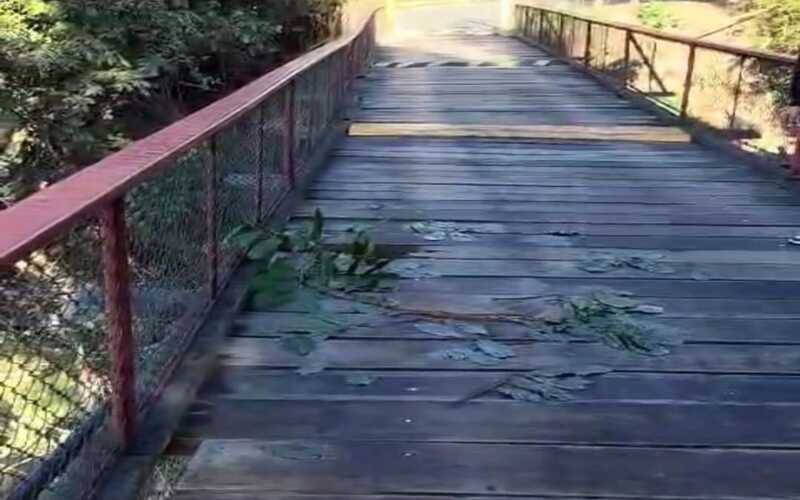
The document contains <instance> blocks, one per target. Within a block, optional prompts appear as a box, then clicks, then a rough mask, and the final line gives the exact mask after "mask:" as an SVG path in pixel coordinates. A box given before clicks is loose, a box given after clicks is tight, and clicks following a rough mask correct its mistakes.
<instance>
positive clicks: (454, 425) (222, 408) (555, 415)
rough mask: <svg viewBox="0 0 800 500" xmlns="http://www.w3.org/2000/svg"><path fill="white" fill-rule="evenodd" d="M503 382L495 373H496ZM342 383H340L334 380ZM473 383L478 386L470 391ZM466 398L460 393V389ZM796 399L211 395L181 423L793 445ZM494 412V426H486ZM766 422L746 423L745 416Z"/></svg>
mask: <svg viewBox="0 0 800 500" xmlns="http://www.w3.org/2000/svg"><path fill="white" fill-rule="evenodd" d="M498 378H502V377H498ZM341 383H343V384H344V383H345V382H344V381H343V380H342V382H341ZM477 388H478V389H480V387H477ZM466 394H469V392H467V393H465V396H466ZM799 411H800V408H798V406H797V405H765V404H760V405H742V404H736V405H719V404H676V403H675V402H667V403H661V404H659V403H649V404H639V403H618V402H610V403H600V402H592V403H582V402H569V403H558V404H555V403H549V404H547V403H545V404H539V405H536V404H533V403H525V402H513V401H507V400H501V401H482V402H471V403H469V404H464V405H453V404H449V403H441V402H409V401H328V402H323V401H317V402H315V403H314V404H308V403H307V402H304V401H299V402H298V401H275V400H242V399H215V400H213V401H212V402H211V408H208V407H207V406H205V405H204V406H203V407H200V408H197V409H196V410H195V411H193V412H190V413H189V415H188V416H187V417H186V418H185V419H184V421H183V425H182V427H181V430H180V436H185V437H189V438H193V437H202V438H204V439H267V440H269V439H304V438H306V437H307V436H314V437H315V439H342V440H349V439H358V440H361V441H367V440H371V441H384V442H385V441H415V442H419V441H429V442H436V441H449V442H470V443H491V442H495V443H496V442H503V443H518V444H545V443H547V444H582V443H584V444H585V443H592V444H596V445H609V446H610V445H626V446H663V445H666V446H698V445H702V446H724V447H779V448H798V451H800V426H798V425H797V415H798V412H799ZM499 415H502V419H501V421H502V425H486V422H490V421H492V420H493V419H497V417H498V416H499ZM758 421H763V422H769V425H752V424H753V422H758Z"/></svg>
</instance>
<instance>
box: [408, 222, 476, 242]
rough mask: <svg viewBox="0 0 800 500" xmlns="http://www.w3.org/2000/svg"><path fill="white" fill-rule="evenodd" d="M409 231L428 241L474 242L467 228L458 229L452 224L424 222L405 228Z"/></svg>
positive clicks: (472, 230)
mask: <svg viewBox="0 0 800 500" xmlns="http://www.w3.org/2000/svg"><path fill="white" fill-rule="evenodd" d="M406 228H407V229H409V230H410V231H412V232H414V233H416V234H419V235H421V236H422V238H423V239H425V240H428V241H444V240H448V239H449V240H452V241H474V240H475V237H474V236H473V235H472V234H470V233H473V232H475V231H474V229H472V228H469V227H460V226H458V225H457V224H455V223H454V222H441V221H424V222H415V223H413V224H409V225H408V226H406Z"/></svg>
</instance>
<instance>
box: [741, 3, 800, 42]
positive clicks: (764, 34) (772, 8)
mask: <svg viewBox="0 0 800 500" xmlns="http://www.w3.org/2000/svg"><path fill="white" fill-rule="evenodd" d="M750 7H751V8H753V9H769V13H767V14H766V15H761V16H758V17H757V18H756V19H757V23H758V34H759V36H760V37H761V38H762V39H763V45H764V46H765V47H766V48H768V49H770V50H775V51H778V52H786V53H790V54H794V53H797V51H798V49H800V0H753V1H752V2H751V4H750Z"/></svg>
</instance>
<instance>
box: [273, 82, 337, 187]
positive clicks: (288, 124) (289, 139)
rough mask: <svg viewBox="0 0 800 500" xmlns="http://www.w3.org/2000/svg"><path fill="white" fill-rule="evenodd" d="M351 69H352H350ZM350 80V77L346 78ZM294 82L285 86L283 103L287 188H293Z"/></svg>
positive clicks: (284, 158)
mask: <svg viewBox="0 0 800 500" xmlns="http://www.w3.org/2000/svg"><path fill="white" fill-rule="evenodd" d="M351 69H352V68H351ZM347 79H348V80H349V79H350V75H348V76H347ZM294 106H295V81H294V80H292V81H291V82H289V84H288V85H287V86H286V95H285V96H284V101H283V126H284V134H283V140H284V142H283V173H284V175H286V178H287V179H288V180H289V187H290V188H291V189H294V187H295V182H296V178H295V165H294V163H295V157H294V156H295V151H294V135H295V119H294V117H295V109H294Z"/></svg>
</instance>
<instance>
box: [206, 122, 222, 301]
mask: <svg viewBox="0 0 800 500" xmlns="http://www.w3.org/2000/svg"><path fill="white" fill-rule="evenodd" d="M210 149H211V158H210V159H209V160H208V161H207V162H206V163H205V183H206V206H205V212H206V214H205V217H206V273H207V280H208V293H209V295H210V297H211V298H212V299H214V298H215V297H216V296H217V291H218V290H217V289H218V287H219V282H218V281H219V280H218V274H219V273H218V271H219V241H218V238H217V233H218V228H217V205H218V199H217V198H218V194H219V193H218V190H219V183H218V182H217V176H218V167H219V159H218V151H217V150H218V147H217V136H213V137H211V141H210Z"/></svg>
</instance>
